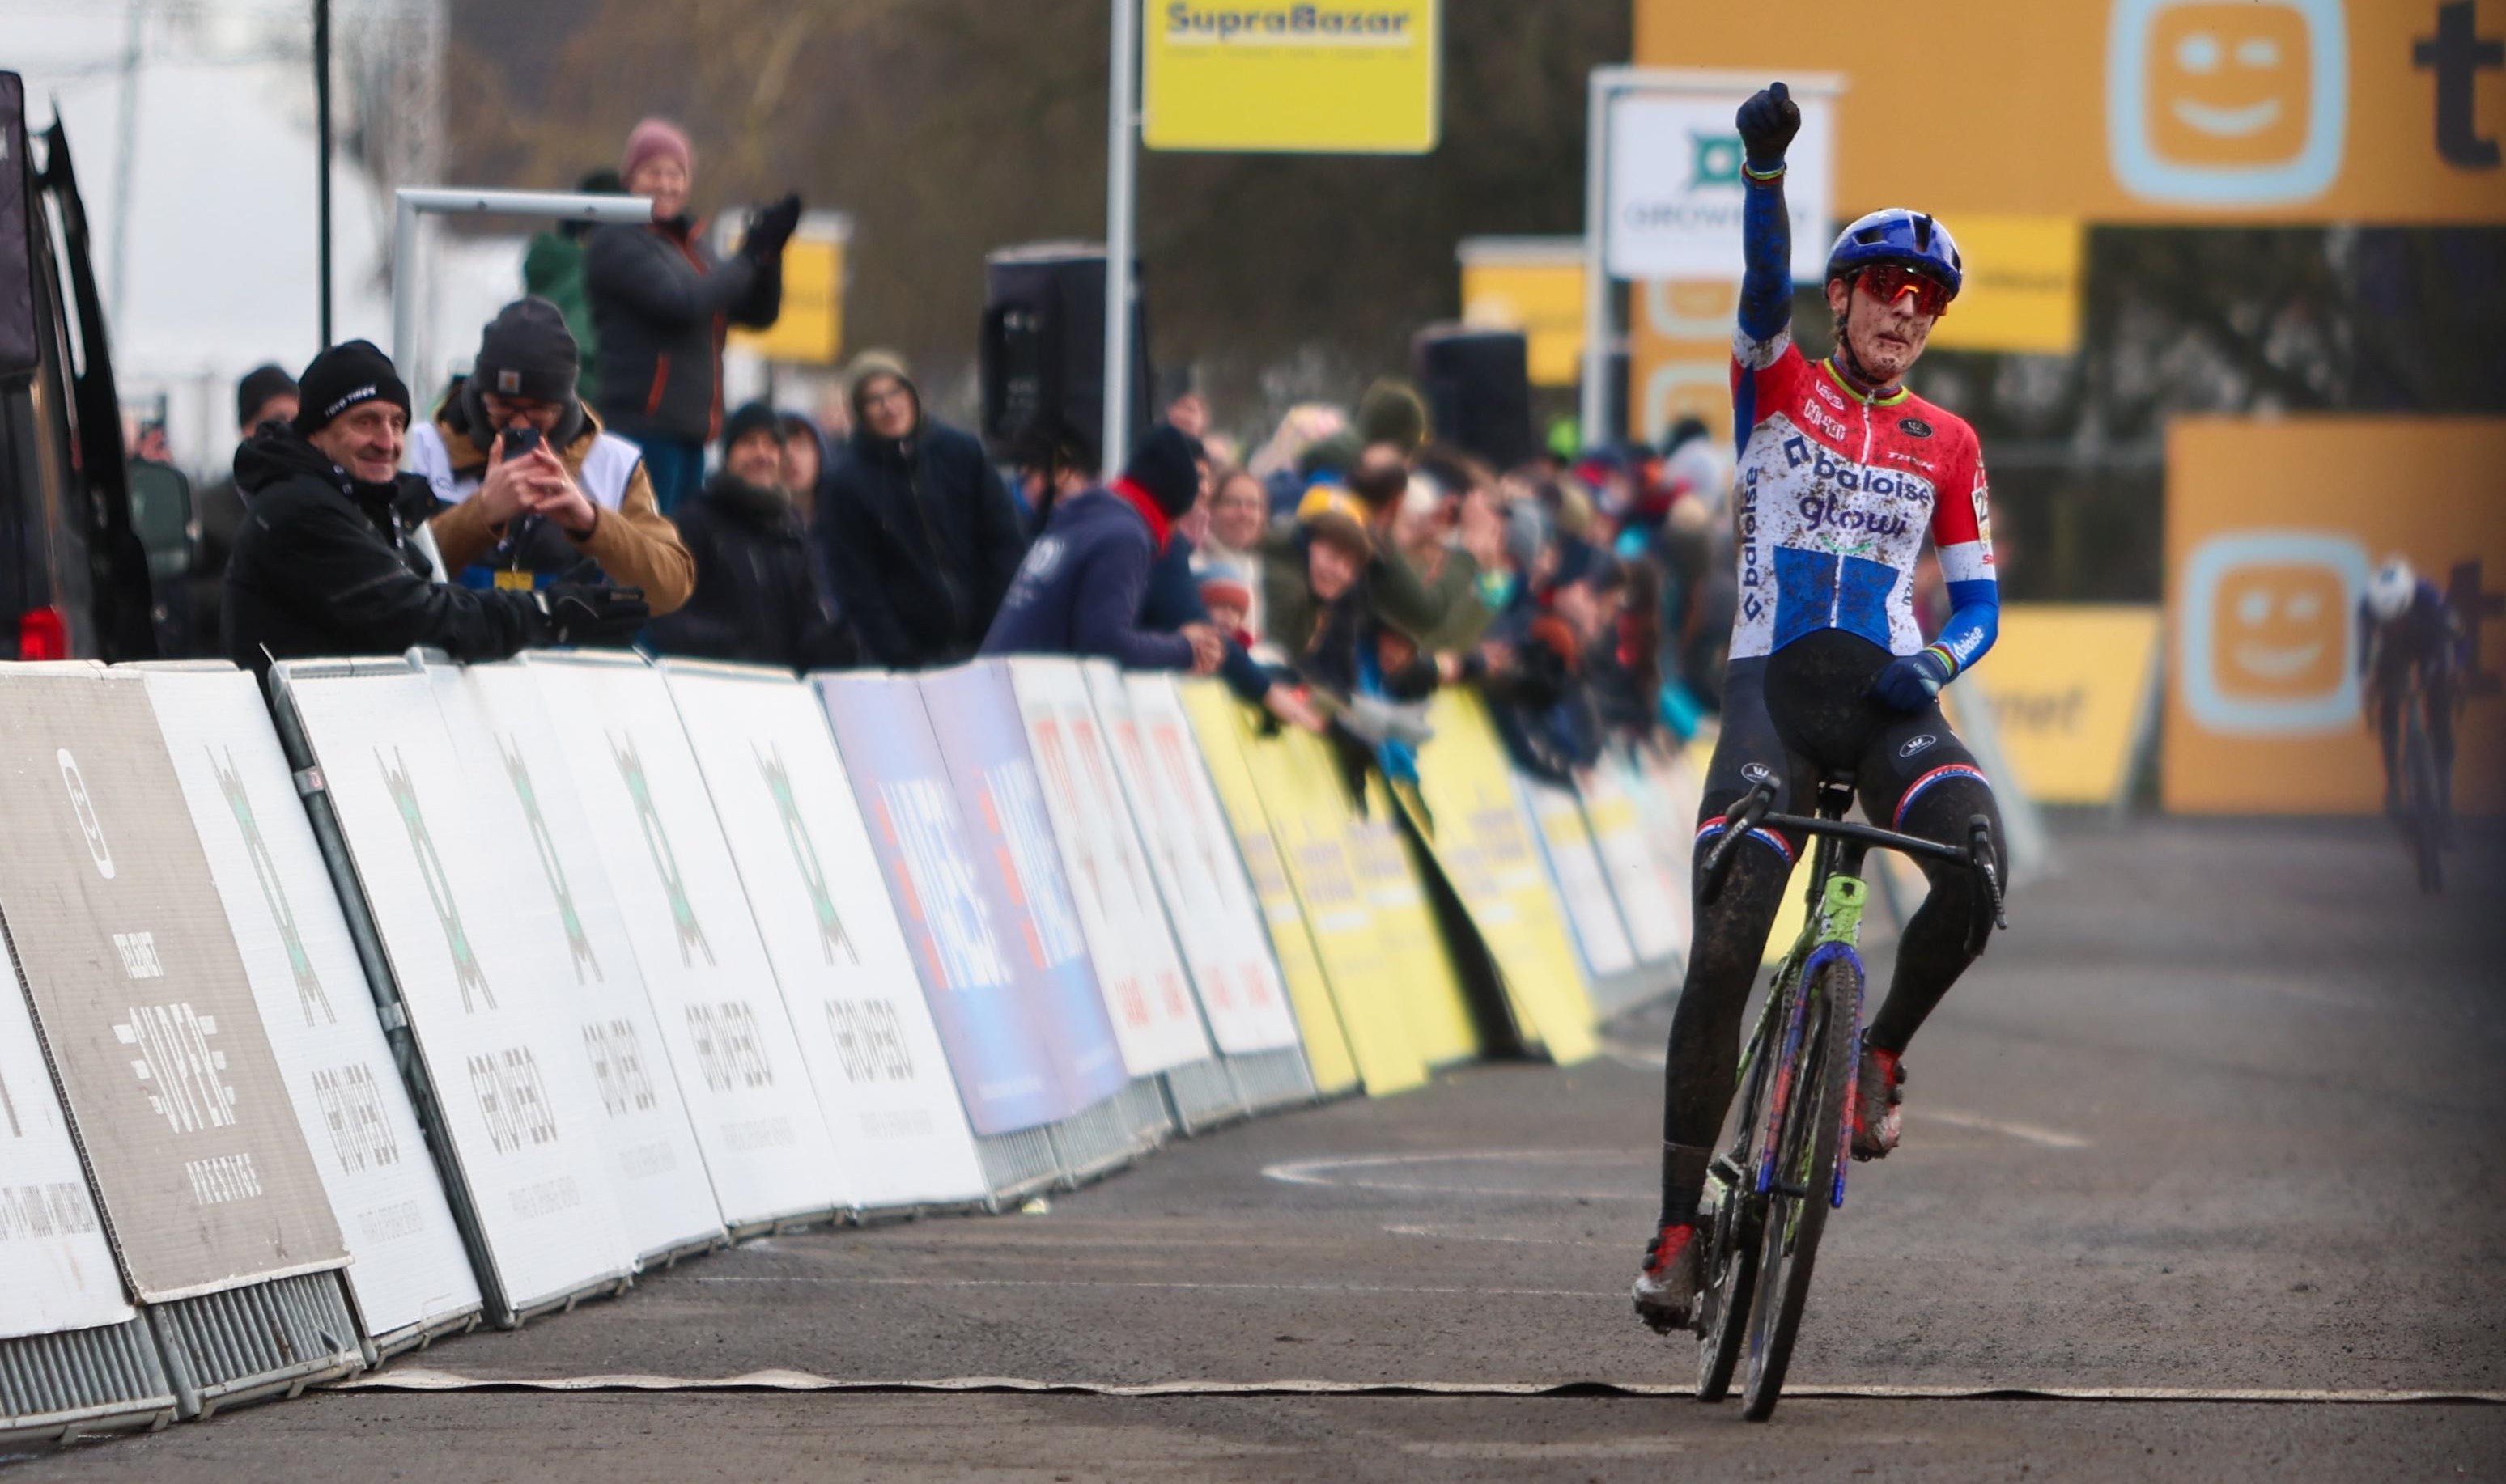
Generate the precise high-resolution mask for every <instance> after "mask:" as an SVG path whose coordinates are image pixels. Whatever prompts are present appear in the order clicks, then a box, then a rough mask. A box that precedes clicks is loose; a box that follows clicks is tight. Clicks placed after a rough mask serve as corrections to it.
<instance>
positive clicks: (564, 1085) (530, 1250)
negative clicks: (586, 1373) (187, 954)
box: [288, 670, 635, 1313]
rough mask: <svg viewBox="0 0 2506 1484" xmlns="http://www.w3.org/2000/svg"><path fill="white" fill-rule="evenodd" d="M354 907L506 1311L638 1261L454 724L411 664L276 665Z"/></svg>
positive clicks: (579, 1069)
mask: <svg viewBox="0 0 2506 1484" xmlns="http://www.w3.org/2000/svg"><path fill="white" fill-rule="evenodd" d="M288 689H289V692H290V693H291V694H292V695H293V697H294V699H295V704H296V710H297V715H298V717H299V719H300V720H301V721H302V722H303V724H304V732H305V736H306V738H307V739H308V740H309V741H310V742H311V744H312V746H313V751H314V754H315V756H316V758H317V759H318V760H319V762H320V765H321V768H322V778H323V784H324V787H325V788H326V790H327V791H328V792H329V794H330V797H331V804H332V808H333V810H334V812H335V813H337V815H338V816H339V821H340V832H341V833H342V834H344V835H345V836H346V837H347V842H348V852H349V854H350V855H351V856H352V857H354V859H355V861H356V866H357V876H358V879H359V880H360V881H361V882H362V883H363V884H364V886H365V895H366V908H367V911H368V912H369V913H370V914H371V915H372V917H373V919H374V923H375V930H376V934H377V935H378V936H380V937H381V939H382V945H383V952H384V955H385V957H386V958H388V959H389V960H390V963H391V969H392V977H393V979H394V980H395V981H396V982H397V983H398V985H399V987H400V995H401V1003H402V1005H403V1006H404V1007H405V1008H406V1009H407V1010H408V1013H409V1022H410V1029H411V1031H412V1034H413V1035H414V1036H415V1037H416V1040H417V1045H418V1049H419V1051H420V1053H421V1054H422V1055H423V1056H424V1057H425V1060H426V1068H427V1074H428V1079H429V1081H431V1082H432V1083H433V1085H434V1088H435V1102H436V1106H437V1110H438V1113H439V1114H440V1116H441V1117H442V1120H443V1124H442V1126H443V1128H444V1129H445V1131H446V1132H447V1133H448V1135H449V1137H450V1141H451V1146H452V1151H453V1154H454V1156H455V1158H456V1161H457V1163H458V1165H459V1167H460V1172H461V1178H462V1181H463V1183H464V1184H467V1185H468V1187H469V1194H470V1202H471V1205H472V1206H473V1208H474V1209H475V1210H476V1212H477V1215H478V1221H479V1226H480V1229H481V1233H482V1235H483V1239H484V1241H485V1243H486V1247H487V1255H488V1258H489V1260H490V1261H491V1262H492V1264H493V1266H494V1268H495V1277H496V1280H497V1282H496V1287H497V1288H498V1289H499V1290H501V1296H502V1298H503V1300H504V1303H505V1305H506V1306H507V1307H508V1308H509V1309H511V1310H513V1311H515V1312H518V1313H519V1312H520V1311H523V1310H527V1309H531V1308H534V1307H536V1306H538V1305H540V1304H542V1303H545V1302H547V1301H549V1300H552V1299H556V1298H562V1297H565V1296H567V1295H570V1294H574V1293H579V1292H582V1291H584V1290H588V1289H591V1288H594V1287H597V1286H599V1285H600V1284H601V1283H602V1282H603V1281H605V1280H609V1279H615V1278H619V1277H624V1276H625V1275H627V1273H630V1272H632V1271H633V1269H634V1266H635V1252H634V1250H633V1247H632V1245H631V1244H630V1243H629V1242H628V1241H627V1230H626V1226H625V1223H624V1221H623V1220H622V1219H621V1217H620V1214H619V1208H618V1197H617V1194H616V1192H615V1190H614V1189H613V1188H612V1186H611V1184H610V1178H609V1163H608V1160H607V1159H606V1158H605V1157H604V1156H605V1153H606V1151H605V1149H604V1148H603V1147H602V1143H601V1139H600V1134H599V1127H600V1118H601V1111H600V1093H599V1089H598V1088H597V1087H596V1086H594V1085H593V1083H592V1079H591V1069H590V1068H588V1067H587V1066H585V1065H584V1062H583V1058H582V1056H581V1054H580V1052H579V1051H578V1050H577V1049H576V1048H575V1047H573V1046H571V1045H569V1044H568V1043H567V1042H569V1040H570V1039H571V1037H570V1035H569V1031H570V1028H569V1027H567V1026H565V1025H563V1024H562V1023H561V1022H560V1020H559V1019H558V1018H557V1017H556V1016H555V1014H554V1013H552V1009H551V1007H550V1005H549V996H548V993H547V991H548V986H547V984H546V983H545V982H543V980H542V978H541V974H540V969H541V963H540V957H539V954H538V953H537V951H536V950H535V949H533V948H532V947H531V946H530V943H529V941H528V939H527V938H526V937H525V936H522V934H521V933H520V932H519V926H520V925H519V923H518V922H517V920H516V917H515V914H514V912H513V909H512V903H511V902H509V901H507V900H506V899H507V897H508V896H509V895H510V893H509V891H508V889H507V886H506V882H507V881H508V879H510V878H509V874H508V873H507V872H506V871H504V870H502V869H501V868H499V866H498V865H497V862H496V859H495V855H496V853H497V852H499V851H509V850H513V849H517V848H522V849H527V848H528V847H527V845H526V844H525V843H524V842H519V841H515V840H509V839H502V838H496V837H492V836H490V834H489V833H488V831H487V829H486V826H485V825H484V824H483V816H482V814H481V811H480V809H479V807H478V803H477V801H476V800H474V798H473V797H472V789H471V787H470V781H469V779H468V778H467V777H465V776H464V775H463V773H462V770H461V767H460V764H459V763H458V762H457V761H456V760H455V757H456V755H455V752H454V749H453V746H452V738H451V735H450V734H449V733H448V731H447V730H446V729H445V725H444V722H443V720H442V718H441V717H440V716H439V715H438V714H437V712H436V708H435V698H434V696H433V695H432V694H430V693H429V691H428V686H427V679H426V677H425V676H424V675H422V674H420V673H418V672H417V671H414V670H411V671H407V672H403V673H396V674H384V675H361V676H334V677H328V678H313V679H304V678H298V677H295V676H290V677H289V683H288Z"/></svg>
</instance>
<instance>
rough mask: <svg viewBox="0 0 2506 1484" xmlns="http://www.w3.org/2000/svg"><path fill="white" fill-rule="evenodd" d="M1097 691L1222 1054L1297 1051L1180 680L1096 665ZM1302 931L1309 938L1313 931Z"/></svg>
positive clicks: (1091, 679)
mask: <svg viewBox="0 0 2506 1484" xmlns="http://www.w3.org/2000/svg"><path fill="white" fill-rule="evenodd" d="M1088 687H1089V690H1090V691H1091V693H1092V696H1093V697H1094V699H1095V701H1096V714H1097V716H1098V718H1100V719H1101V720H1102V721H1103V722H1104V724H1105V728H1106V731H1107V734H1108V736H1109V737H1110V739H1111V741H1112V742H1113V755H1114V765H1115V771H1116V772H1117V773H1118V774H1119V775H1120V776H1121V779H1122V784H1123V792H1124V793H1125V795H1127V796H1128V798H1129V799H1130V803H1131V817H1132V818H1133V819H1135V820H1136V821H1138V822H1139V825H1140V828H1141V830H1142V832H1143V834H1144V835H1146V837H1147V844H1148V848H1149V858H1150V861H1151V863H1152V866H1153V868H1154V869H1155V871H1156V873H1157V878H1158V886H1159V889H1160V891H1161V892H1162V893H1163V894H1164V898H1165V903H1166V913H1167V916H1168V918H1169V920H1170V921H1172V922H1173V924H1174V927H1175V933H1176V936H1178V937H1179V938H1180V939H1181V940H1182V943H1183V947H1184V952H1185V956H1186V958H1187V959H1188V961H1189V962H1190V964H1191V968H1192V977H1193V984H1194V986H1195V988H1196V989H1197V991H1198V992H1199V996H1200V1007H1201V1011H1202V1013H1204V1014H1205V1015H1207V1016H1208V1017H1209V1029H1210V1034H1211V1036H1212V1037H1213V1038H1215V1039H1216V1041H1217V1042H1218V1047H1219V1049H1220V1050H1222V1051H1224V1052H1226V1053H1227V1054H1228V1055H1230V1056H1250V1055H1253V1054H1255V1053H1257V1052H1261V1051H1275V1050H1280V1049H1283V1048H1285V1047H1288V1046H1293V1045H1295V1044H1296V1043H1297V1020H1296V1015H1295V1012H1294V1011H1293V1010H1291V1009H1290V1008H1289V1006H1288V997H1287V988H1286V986H1285V985H1284V984H1282V983H1281V982H1280V978H1279V970H1278V966H1277V965H1276V964H1275V963H1274V962H1273V961H1272V960H1271V948H1270V943H1269V939H1268V938H1267V937H1266V936H1265V935H1264V933H1263V928H1262V910H1261V906H1260V904H1259V903H1258V902H1256V901H1254V898H1253V889H1252V887H1251V885H1250V884H1249V883H1248V882H1247V880H1246V878H1245V873H1244V867H1243V866H1242V864H1241V863H1240V862H1238V861H1237V859H1236V852H1235V837H1234V836H1233V834H1232V833H1231V832H1230V830H1229V829H1228V824H1227V815H1226V813H1225V811H1224V810H1222V809H1221V808H1220V806H1219V802H1218V795H1217V793H1216V791H1215V790H1214V789H1213V788H1212V786H1211V783H1210V779H1209V774H1208V772H1207V770H1206V769H1205V768H1204V766H1203V763H1202V760H1201V754H1200V748H1199V746H1198V745H1197V744H1196V743H1195V742H1194V740H1193V734H1192V724H1191V722H1190V721H1189V720H1188V719H1187V718H1186V717H1185V716H1184V711H1183V703H1182V701H1181V700H1180V699H1179V698H1178V697H1177V696H1176V694H1175V683H1174V677H1173V676H1171V675H1167V674H1164V673H1159V672H1144V673H1141V674H1136V675H1125V674H1122V673H1121V672H1119V671H1117V670H1115V669H1114V668H1113V667H1112V666H1110V665H1107V666H1101V667H1100V666H1095V665H1092V666H1090V667H1089V671H1088ZM1267 839H1268V836H1267V835H1266V836H1265V840H1266V842H1267ZM1281 884H1282V885H1283V886H1284V885H1285V883H1284V882H1282V883H1281ZM1291 905H1292V906H1293V902H1292V903H1291ZM1297 929H1298V932H1299V933H1300V934H1302V933H1303V932H1304V925H1303V924H1302V923H1299V924H1297ZM1308 952H1310V949H1308Z"/></svg>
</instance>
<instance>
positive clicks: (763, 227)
mask: <svg viewBox="0 0 2506 1484" xmlns="http://www.w3.org/2000/svg"><path fill="white" fill-rule="evenodd" d="M800 225H801V197H800V196H798V195H787V196H785V197H783V199H781V200H779V201H776V202H775V203H774V204H773V205H771V206H768V207H765V208H764V209H762V210H760V211H759V212H758V213H757V215H756V217H755V218H754V219H753V220H751V221H750V222H749V224H748V237H747V239H746V240H745V241H743V242H741V243H740V245H739V247H740V251H742V252H744V253H746V254H748V255H749V256H750V257H752V258H771V257H773V256H774V255H775V254H777V253H779V252H781V251H783V244H784V243H786V242H789V241H791V240H792V232H793V230H794V229H795V228H798V227H799V226H800Z"/></svg>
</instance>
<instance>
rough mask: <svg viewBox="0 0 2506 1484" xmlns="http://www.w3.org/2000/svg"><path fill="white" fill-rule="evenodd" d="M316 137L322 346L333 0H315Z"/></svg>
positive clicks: (327, 322)
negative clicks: (318, 176) (318, 173)
mask: <svg viewBox="0 0 2506 1484" xmlns="http://www.w3.org/2000/svg"><path fill="white" fill-rule="evenodd" d="M313 137H314V145H313V156H314V168H315V169H317V170H319V171H320V172H321V180H320V182H319V199H320V201H321V207H320V215H321V221H320V223H319V224H318V226H317V228H316V233H317V235H318V238H319V240H320V242H321V258H322V265H321V294H322V343H321V344H320V345H318V346H316V347H314V348H315V349H317V350H323V349H328V348H329V347H330V344H331V0H313Z"/></svg>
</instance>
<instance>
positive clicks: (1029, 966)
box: [917, 661, 1126, 1118]
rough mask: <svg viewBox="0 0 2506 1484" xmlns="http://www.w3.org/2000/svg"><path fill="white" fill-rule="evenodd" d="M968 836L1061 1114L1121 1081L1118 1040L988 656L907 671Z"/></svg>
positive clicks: (1038, 788) (1007, 694)
mask: <svg viewBox="0 0 2506 1484" xmlns="http://www.w3.org/2000/svg"><path fill="white" fill-rule="evenodd" d="M917 685H918V687H919V689H921V691H922V705H923V709H924V711H925V713H926V714H927V715H928V716H929V717H930V719H931V731H932V735H933V736H934V737H935V738H936V739H937V740H938V741H939V744H940V756H941V757H942V758H944V759H946V760H948V763H949V781H950V782H951V783H952V784H953V785H954V786H955V788H956V791H957V805H958V808H959V809H960V810H961V811H962V813H963V818H964V819H965V821H966V830H967V838H968V839H969V840H970V841H971V842H972V843H973V845H974V847H975V856H976V874H977V878H978V879H979V880H980V881H981V882H982V883H983V885H984V887H985V890H986V891H988V892H989V893H991V896H992V901H993V906H994V910H995V912H996V913H997V915H998V917H999V919H1000V920H1001V921H1003V922H1006V923H1009V924H1010V925H1011V928H1012V931H1013V933H1014V934H1015V937H1014V939H1013V942H1012V951H1011V955H1010V962H1011V965H1012V967H1013V968H1014V969H1015V971H1016V972H1018V973H1019V975H1020V979H1021V981H1022V982H1023V983H1024V985H1025V986H1026V992H1027V996H1028V1004H1029V1005H1030V1006H1032V1007H1033V1010H1034V1019H1035V1023H1036V1025H1037V1026H1038V1027H1039V1028H1040V1029H1041V1030H1042V1031H1043V1032H1044V1035H1045V1039H1046V1044H1047V1045H1048V1046H1050V1047H1051V1048H1052V1051H1053V1055H1054V1059H1055V1066H1056V1071H1057V1072H1058V1073H1059V1082H1060V1090H1061V1096H1062V1107H1061V1109H1060V1111H1059V1112H1058V1113H1056V1114H1055V1116H1056V1118H1066V1117H1069V1116H1070V1115H1071V1114H1073V1113H1078V1112H1079V1111H1081V1110H1082V1109H1084V1108H1087V1107H1089V1106H1090V1105H1091V1104H1093V1103H1096V1102H1098V1101H1100V1100H1102V1099H1104V1098H1108V1097H1111V1096H1113V1095H1114V1094H1115V1093H1116V1092H1118V1091H1120V1090H1122V1087H1123V1084H1124V1081H1125V1079H1126V1078H1125V1069H1124V1066H1123V1053H1122V1047H1121V1046H1120V1045H1119V1044H1118V1043H1117V1042H1116V1041H1115V1040H1114V1028H1113V1025H1112V1023H1111V1022H1110V1021H1109V1020H1108V1018H1107V1016H1106V1014H1105V1001H1104V998H1103V995H1102V992H1101V991H1099V990H1098V988H1097V986H1096V972H1095V969H1094V966H1093V965H1092V964H1091V963H1090V961H1089V957H1088V943H1087V938H1086V936H1085V935H1084V933H1083V931H1082V930H1081V928H1080V925H1079V911H1078V907H1077V906H1076V904H1075V903H1073V902H1072V901H1071V899H1070V885H1069V882H1068V881H1067V880H1066V879H1065V878H1064V877H1063V875H1062V872H1061V860H1060V857H1059V854H1058V853H1057V851H1056V847H1055V845H1054V840H1053V822H1052V818H1051V816H1050V815H1049V814H1048V813H1047V812H1046V809H1045V804H1044V785H1043V781H1042V780H1041V779H1039V778H1038V777H1037V776H1036V770H1035V760H1034V759H1033V757H1031V756H1030V755H1029V753H1028V751H1027V745H1026V732H1025V729H1024V726H1023V724H1022V723H1021V722H1020V717H1019V709H1018V700H1017V698H1016V697H1015V696H1014V695H1013V694H1012V693H1011V690H1010V676H1009V670H1008V669H1007V667H1005V666H1004V665H1002V664H1001V663H1000V662H999V661H990V662H981V663H976V664H971V665H965V666H962V667H960V668H957V669H954V670H944V671H940V672H938V673H935V674H929V675H924V676H922V677H921V678H920V680H919V681H918V682H917Z"/></svg>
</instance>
